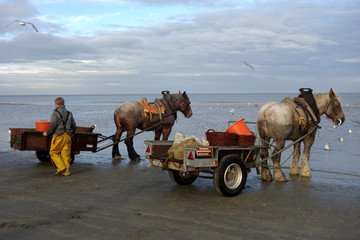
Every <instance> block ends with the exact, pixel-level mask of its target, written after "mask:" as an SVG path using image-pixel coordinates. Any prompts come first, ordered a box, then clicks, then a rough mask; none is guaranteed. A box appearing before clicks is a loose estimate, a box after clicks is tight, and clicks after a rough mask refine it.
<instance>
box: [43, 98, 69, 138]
mask: <svg viewBox="0 0 360 240" xmlns="http://www.w3.org/2000/svg"><path fill="white" fill-rule="evenodd" d="M64 122H65V127H64ZM65 131H66V132H67V134H69V135H70V136H71V135H73V134H74V133H75V131H76V123H75V120H74V117H73V115H72V113H71V112H69V111H68V110H66V109H65V106H64V105H61V106H59V107H56V108H55V109H54V112H53V113H52V115H51V119H50V127H49V129H48V130H47V131H46V133H47V134H48V135H51V134H54V135H55V136H60V135H62V134H63V133H64V132H65Z"/></svg>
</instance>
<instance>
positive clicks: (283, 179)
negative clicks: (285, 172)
mask: <svg viewBox="0 0 360 240" xmlns="http://www.w3.org/2000/svg"><path fill="white" fill-rule="evenodd" d="M275 181H276V182H287V180H286V177H285V176H284V177H280V178H275Z"/></svg>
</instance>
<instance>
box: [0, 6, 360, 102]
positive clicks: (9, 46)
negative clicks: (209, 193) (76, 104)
mask: <svg viewBox="0 0 360 240" xmlns="http://www.w3.org/2000/svg"><path fill="white" fill-rule="evenodd" d="M13 20H21V21H26V22H31V23H33V24H34V25H35V26H36V28H37V29H38V32H36V31H35V30H34V29H33V28H32V27H31V25H26V26H20V25H19V24H18V23H16V22H13V23H12V21H13ZM9 24H10V25H9ZM359 26H360V1H359V0H342V1H338V0H327V1H325V0H312V1H310V0H302V1H300V0H291V1H290V0H289V1H284V0H242V1H240V0H217V1H214V0H0V56H1V57H0V95H12V94H14V95H15V94H16V95H17V94H24V95H27V94H31V95H46V94H61V95H65V94H142V93H144V94H153V93H160V92H161V91H162V90H170V91H171V92H178V91H187V92H188V93H283V92H284V93H285V92H288V93H289V92H298V89H299V88H312V89H313V90H314V92H327V91H329V90H330V88H332V89H333V90H334V91H335V92H360V28H359ZM244 62H247V63H248V64H250V65H251V66H252V67H253V68H254V69H252V68H251V67H249V66H247V65H246V64H245V63H244Z"/></svg>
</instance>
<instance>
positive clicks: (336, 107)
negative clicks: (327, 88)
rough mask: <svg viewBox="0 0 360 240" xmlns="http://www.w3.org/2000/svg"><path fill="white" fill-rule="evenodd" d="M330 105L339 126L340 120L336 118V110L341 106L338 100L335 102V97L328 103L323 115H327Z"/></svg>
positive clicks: (337, 113)
mask: <svg viewBox="0 0 360 240" xmlns="http://www.w3.org/2000/svg"><path fill="white" fill-rule="evenodd" d="M330 105H331V107H332V110H333V112H334V114H335V119H337V120H339V121H340V123H339V125H341V123H342V121H341V119H340V118H339V117H338V116H339V111H338V110H337V109H338V108H339V107H341V104H340V102H339V100H337V99H336V98H335V97H332V98H331V99H330V102H329V103H328V105H327V107H326V109H325V113H327V111H328V109H329V107H330Z"/></svg>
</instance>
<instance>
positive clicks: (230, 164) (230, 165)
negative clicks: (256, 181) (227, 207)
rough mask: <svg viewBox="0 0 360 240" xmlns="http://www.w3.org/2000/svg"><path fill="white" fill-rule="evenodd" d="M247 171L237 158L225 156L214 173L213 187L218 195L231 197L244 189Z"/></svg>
mask: <svg viewBox="0 0 360 240" xmlns="http://www.w3.org/2000/svg"><path fill="white" fill-rule="evenodd" d="M246 178H247V171H246V167H245V163H244V161H243V160H242V159H241V158H239V157H237V156H225V157H224V158H222V159H221V161H220V163H219V165H218V167H217V168H216V169H215V172H214V178H213V181H214V186H215V189H216V191H218V193H220V194H222V195H224V196H226V197H233V196H236V195H238V194H240V193H241V191H242V190H243V189H244V187H245V183H246Z"/></svg>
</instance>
